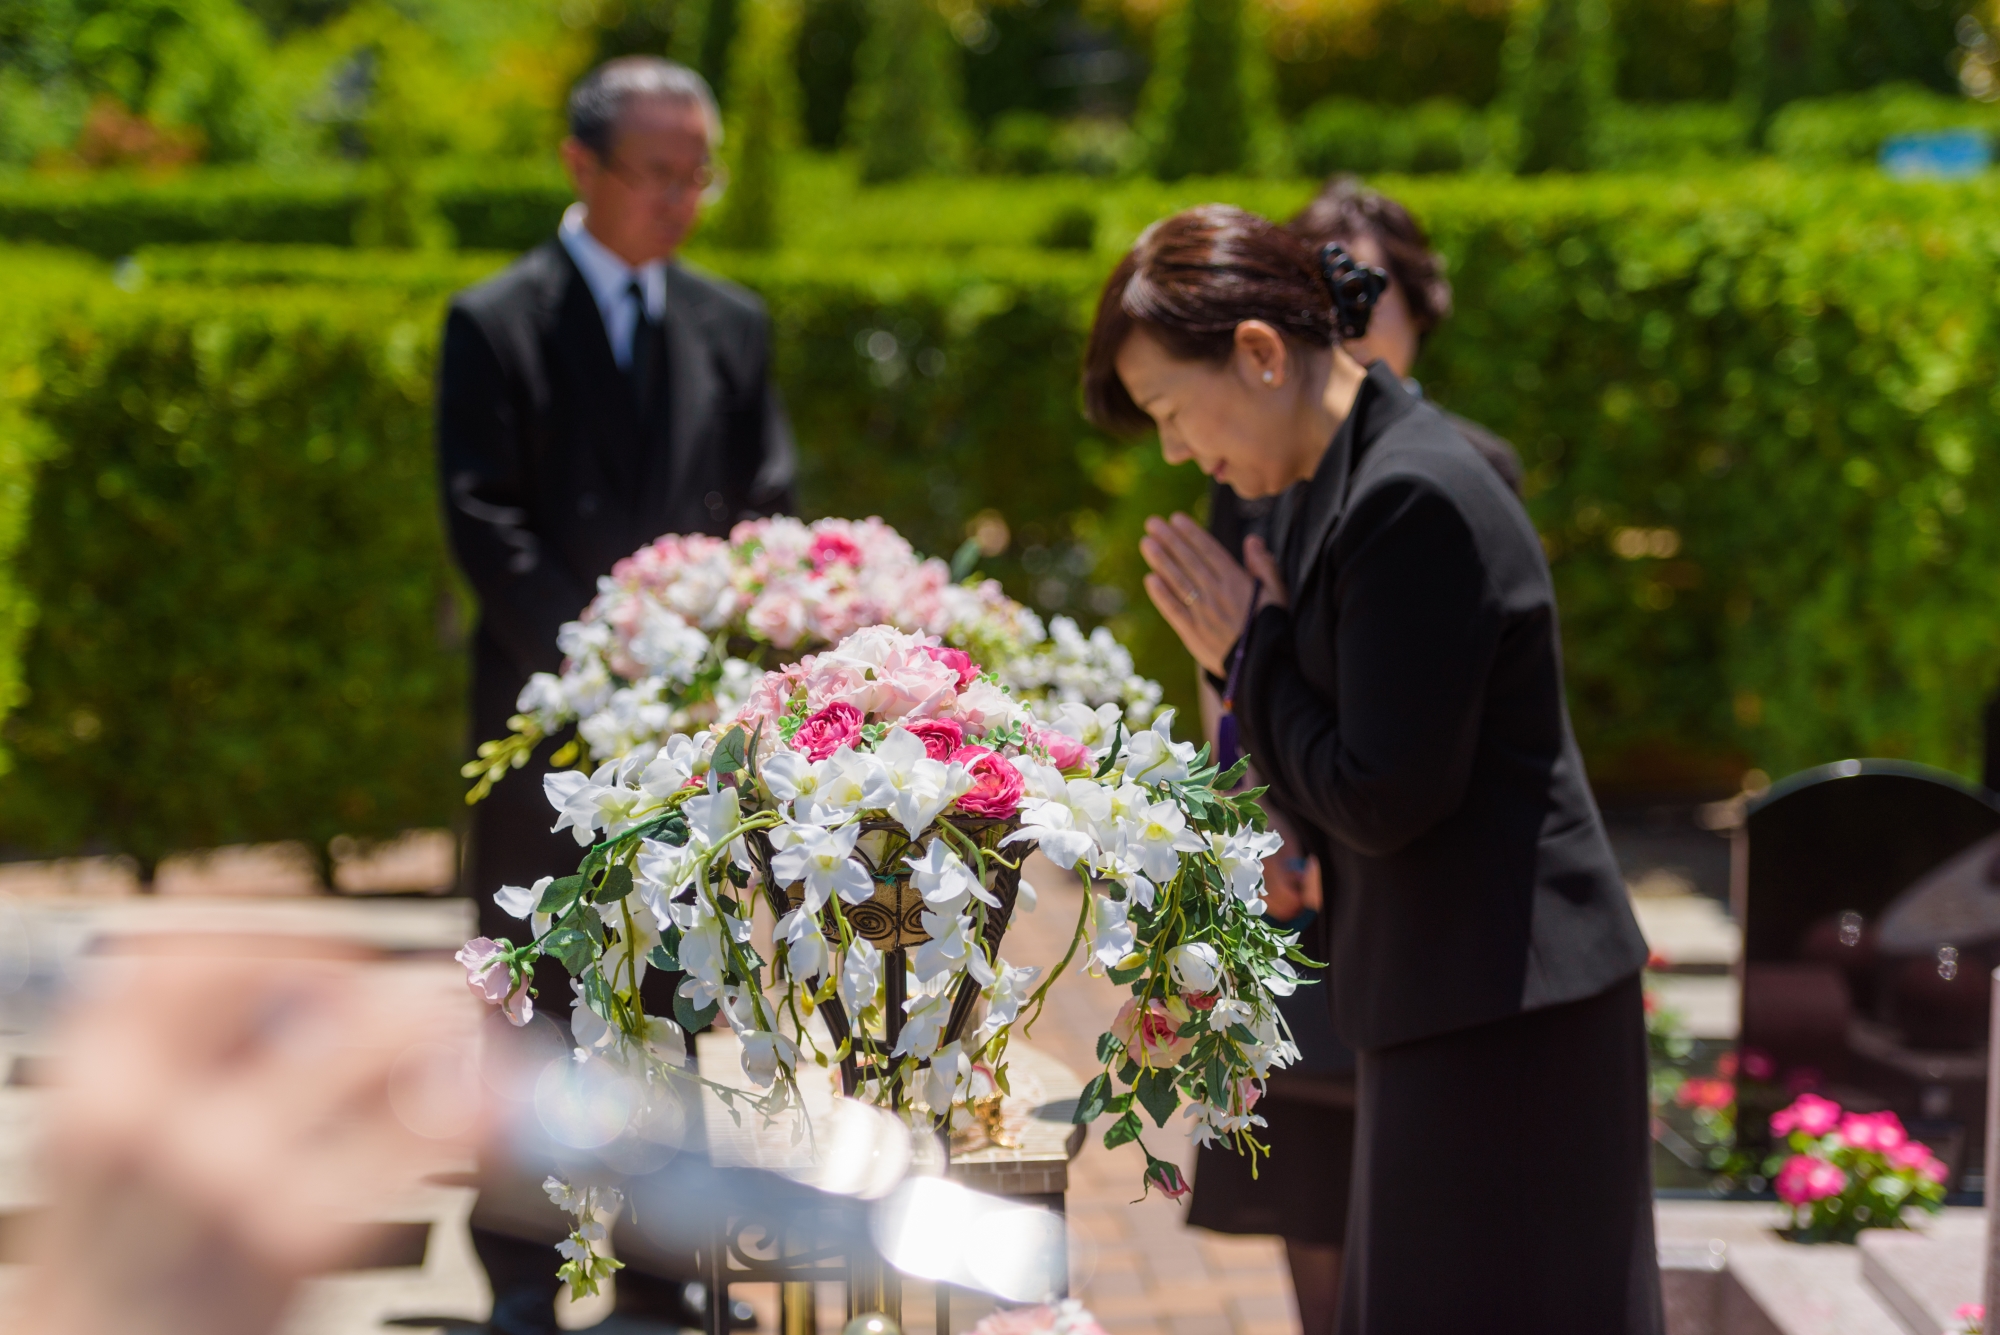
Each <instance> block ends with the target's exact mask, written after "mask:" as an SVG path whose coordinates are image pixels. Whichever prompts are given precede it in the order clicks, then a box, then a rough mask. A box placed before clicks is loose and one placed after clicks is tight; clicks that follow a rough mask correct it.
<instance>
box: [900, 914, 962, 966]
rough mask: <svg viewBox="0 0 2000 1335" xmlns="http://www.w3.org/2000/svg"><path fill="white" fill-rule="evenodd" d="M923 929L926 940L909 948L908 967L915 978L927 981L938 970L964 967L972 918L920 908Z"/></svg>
mask: <svg viewBox="0 0 2000 1335" xmlns="http://www.w3.org/2000/svg"><path fill="white" fill-rule="evenodd" d="M923 925H924V932H925V934H926V935H927V936H929V937H930V940H928V941H926V942H924V943H923V944H922V945H920V946H918V947H917V948H916V949H915V950H913V951H911V952H910V968H911V969H913V970H914V971H915V972H916V975H917V980H918V981H919V982H925V983H928V982H929V981H930V980H931V979H933V978H936V977H937V976H938V975H940V974H946V973H952V972H955V971H956V970H958V969H961V968H963V967H965V957H966V954H967V952H968V951H971V949H972V942H971V939H970V933H971V931H972V919H971V918H970V917H968V916H966V915H965V914H956V915H953V914H943V913H932V912H931V911H930V910H929V909H926V910H924V915H923Z"/></svg>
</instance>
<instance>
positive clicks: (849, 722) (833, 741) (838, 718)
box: [792, 700, 861, 760]
mask: <svg viewBox="0 0 2000 1335" xmlns="http://www.w3.org/2000/svg"><path fill="white" fill-rule="evenodd" d="M860 740H861V711H860V710H858V709H856V708H855V707H854V706H853V705H850V704H843V703H841V702H840V701H838V700H836V701H834V702H833V703H832V704H830V705H828V706H827V707H826V708H824V709H822V710H820V711H819V713H817V714H814V715H812V716H811V717H810V718H808V719H807V720H806V721H805V722H804V723H801V724H800V725H799V730H798V731H797V732H795V733H793V734H792V749H793V750H794V751H803V752H805V754H806V759H808V760H825V759H826V758H827V757H828V756H830V755H832V754H833V753H834V752H835V751H838V750H840V749H841V748H843V747H849V746H853V745H854V744H855V743H856V742H858V741H860Z"/></svg>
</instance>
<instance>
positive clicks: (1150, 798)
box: [460, 625, 1309, 1259]
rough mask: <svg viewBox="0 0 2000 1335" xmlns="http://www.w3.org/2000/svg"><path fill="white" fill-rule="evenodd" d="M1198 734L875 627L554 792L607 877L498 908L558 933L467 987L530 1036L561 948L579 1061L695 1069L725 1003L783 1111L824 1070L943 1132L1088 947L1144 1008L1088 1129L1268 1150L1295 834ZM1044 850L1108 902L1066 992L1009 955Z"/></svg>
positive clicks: (762, 1087) (504, 897)
mask: <svg viewBox="0 0 2000 1335" xmlns="http://www.w3.org/2000/svg"><path fill="white" fill-rule="evenodd" d="M1171 724H1172V717H1171V714H1168V715H1166V716H1163V717H1162V718H1160V719H1158V720H1156V721H1155V722H1154V724H1153V725H1152V726H1151V727H1147V728H1141V729H1137V730H1132V729H1129V728H1128V727H1127V726H1126V725H1125V723H1124V721H1123V718H1122V715H1120V714H1119V713H1118V711H1117V710H1116V709H1115V707H1108V708H1107V710H1106V711H1105V713H1103V714H1100V713H1098V712H1094V711H1090V710H1087V709H1082V708H1080V707H1079V708H1078V709H1076V710H1073V711H1068V712H1063V713H1060V714H1058V716H1057V717H1056V718H1055V719H1054V720H1053V721H1052V722H1047V723H1044V722H1042V721H1040V720H1038V719H1037V718H1036V717H1035V716H1034V715H1033V714H1031V713H1029V712H1028V711H1027V710H1026V709H1024V708H1023V707H1022V706H1021V705H1020V704H1019V703H1018V702H1017V701H1016V700H1015V699H1014V698H1013V696H1012V695H1011V694H1010V693H1009V692H1008V690H1007V689H1006V687H1005V686H1003V685H1002V684H1001V683H1000V682H999V681H998V680H997V678H996V677H995V676H994V675H993V674H992V673H990V672H987V671H986V670H984V669H983V668H982V667H981V666H980V665H979V664H978V663H977V662H975V661H974V660H973V659H972V658H971V657H970V655H968V654H967V653H966V652H965V651H963V650H961V649H957V648H954V647H952V646H950V645H947V644H943V643H940V642H939V641H938V639H937V637H935V636H930V635H920V634H912V633H907V632H904V631H901V630H898V629H896V628H895V627H892V626H886V625H885V626H875V627H869V628H866V629H863V630H860V631H857V632H855V633H854V634H852V635H850V636H848V637H847V638H846V639H844V640H842V641H841V642H840V643H839V644H838V645H836V646H834V647H832V648H830V649H828V650H825V651H823V652H821V653H818V654H813V655H809V656H807V657H806V658H804V659H802V660H800V661H799V662H797V663H795V664H792V665H790V666H788V667H783V668H780V669H778V670H776V671H773V672H770V673H768V674H766V675H765V676H763V677H762V678H761V679H760V680H759V681H758V682H757V683H756V685H755V687H754V689H752V691H751V692H750V693H749V696H748V698H747V699H745V701H744V702H743V703H742V704H741V706H740V707H739V708H738V709H737V710H736V711H735V712H734V713H733V714H731V715H730V716H728V717H727V718H724V719H722V720H720V721H719V722H718V724H717V725H716V727H714V728H711V729H706V730H703V731H702V732H699V733H697V734H695V735H693V736H674V737H670V738H669V739H668V740H667V742H666V744H665V745H663V746H662V747H661V748H660V749H659V750H658V751H657V752H656V753H654V754H652V755H651V756H650V757H644V758H642V757H639V756H628V757H626V758H624V759H620V760H610V761H606V762H605V763H604V764H602V765H601V766H599V767H598V768H597V769H596V770H595V771H594V772H592V773H588V774H586V773H584V772H582V771H580V770H565V771H557V772H555V773H552V774H550V775H549V776H548V777H547V779H546V782H545V789H546V792H547V795H548V798H549V801H550V803H551V805H552V806H553V807H554V808H555V811H556V815H557V818H556V821H555V828H557V829H559V830H560V829H568V830H570V831H572V832H573V833H574V835H575V837H576V839H577V841H578V843H579V844H580V845H582V846H584V847H585V848H586V849H587V852H586V853H585V854H584V856H583V859H582V865H581V866H580V867H579V869H578V872H577V874H576V875H574V876H569V877H564V878H562V879H560V880H549V881H544V882H542V883H540V884H538V885H536V886H533V887H529V888H525V889H524V888H519V887H507V888H504V889H502V890H501V891H500V893H499V896H498V900H499V903H500V904H501V906H502V907H503V908H505V909H507V910H508V911H509V912H512V913H514V914H515V916H517V917H521V918H524V919H527V920H528V923H529V927H530V931H529V932H528V934H527V935H526V939H525V940H524V941H523V942H522V943H521V944H515V943H514V942H512V941H510V940H498V941H489V940H485V939H483V938H482V939H481V940H479V941H474V942H472V943H470V944H469V945H468V946H467V947H466V949H465V951H464V952H462V954H461V956H460V958H461V960H462V961H463V962H464V964H465V967H466V971H467V981H468V984H469V985H470V986H471V987H472V989H473V990H474V991H476V992H478V993H479V994H480V995H481V996H482V997H484V998H485V999H487V1000H488V1001H490V1002H492V1003H493V1004H495V1005H499V1006H503V1007H504V1008H505V1009H506V1011H507V1013H508V1015H509V1016H510V1017H511V1018H513V1019H514V1020H515V1022H516V1023H525V1022H526V1018H527V1016H528V1015H529V1014H530V1013H531V1011H532V1007H533V1004H534V998H533V996H532V991H533V987H532V981H531V979H532V973H533V967H534V964H535V961H536V960H537V959H539V958H540V957H541V956H543V955H545V954H546V955H553V956H555V957H556V958H558V959H560V960H561V961H562V963H563V965H564V966H565V967H566V968H567V969H568V971H569V973H570V974H571V975H572V978H573V980H574V981H573V988H574V990H575V993H576V996H575V999H574V1002H573V1004H572V1009H571V1012H570V1014H571V1028H572V1030H573V1032H574V1033H575V1035H576V1040H577V1049H578V1057H579V1059H580V1060H585V1061H595V1060H606V1061H610V1062H612V1063H614V1064H616V1065H618V1066H620V1067H621V1068H622V1069H624V1070H626V1071H638V1072H640V1073H642V1074H643V1075H644V1077H645V1078H646V1079H647V1080H651V1081H656V1082H660V1083H665V1082H669V1081H672V1080H676V1079H689V1078H692V1077H689V1076H688V1075H687V1074H686V1072H685V1071H683V1070H681V1068H680V1062H679V1060H678V1054H679V1051H680V1048H681V1046H682V1045H681V1039H680V1035H681V1034H682V1033H684V1032H692V1031H696V1030H699V1029H701V1028H704V1027H706V1026H707V1025H708V1024H709V1023H710V1022H711V1021H713V1020H714V1019H715V1018H716V1017H717V1015H718V1014H720V1015H722V1016H723V1017H725V1018H726V1020H727V1023H728V1025H729V1027H730V1028H731V1029H732V1030H734V1031H735V1033H736V1036H737V1038H738V1040H739V1041H740V1043H741V1045H742V1062H743V1069H744V1073H745V1075H746V1076H747V1078H748V1081H749V1083H750V1084H751V1085H752V1086H754V1087H755V1088H756V1089H757V1090H758V1091H761V1092H760V1093H759V1094H757V1095H755V1096H754V1098H753V1100H752V1101H753V1103H754V1105H755V1106H756V1107H758V1108H761V1109H763V1110H764V1111H767V1112H774V1111H776V1110H778V1109H780V1108H784V1107H788V1106H794V1105H796V1103H797V1093H798V1070H799V1066H800V1064H801V1063H802V1062H805V1061H811V1062H814V1063H816V1064H818V1065H820V1066H833V1065H838V1066H839V1067H840V1068H841V1071H842V1076H843V1085H844V1087H845V1088H846V1090H847V1092H848V1093H850V1094H854V1095H857V1096H859V1097H864V1098H869V1099H872V1100H873V1101H876V1102H878V1103H881V1104H883V1105H886V1106H890V1107H894V1108H897V1109H899V1110H902V1111H904V1112H905V1113H907V1114H909V1115H911V1116H913V1117H919V1116H920V1117H922V1118H924V1119H926V1121H927V1124H930V1125H937V1124H940V1123H944V1122H947V1121H948V1120H949V1118H950V1116H951V1114H952V1110H953V1107H954V1104H956V1103H958V1102H960V1101H961V1100H962V1099H963V1098H964V1095H965V1092H966V1090H967V1088H968V1086H969V1082H970V1080H971V1077H972V1073H973V1070H974V1068H975V1066H977V1067H981V1068H983V1069H984V1070H985V1071H987V1072H990V1078H991V1079H992V1081H993V1082H994V1083H995V1084H996V1085H997V1086H998V1087H999V1088H1000V1089H1001V1090H1003V1091H1004V1090H1005V1089H1006V1088H1007V1066H1006V1053H1007V1044H1008V1039H1009V1036H1010V1034H1011V1033H1012V1031H1013V1028H1014V1026H1015V1024H1016V1022H1017V1021H1020V1022H1023V1023H1026V1022H1030V1021H1031V1019H1032V1016H1033V1015H1034V1014H1037V1013H1039V1010H1040V1008H1041V1005H1042V1003H1043V1001H1044V999H1045V998H1046V996H1047V994H1048V989H1049V986H1050V983H1051V982H1052V981H1053V980H1054V978H1055V977H1057V976H1058V975H1059V974H1060V973H1061V972H1062V970H1063V969H1065V968H1067V967H1068V966H1069V965H1070V964H1071V962H1072V961H1073V960H1075V959H1077V958H1078V956H1079V954H1082V955H1085V956H1086V967H1088V968H1090V969H1093V970H1096V971H1103V972H1108V973H1109V975H1110V976H1111V977H1112V978H1113V979H1114V980H1115V981H1117V982H1119V983H1120V984H1124V985H1128V986H1129V987H1130V988H1131V991H1132V1000H1131V1002H1130V1004H1128V1005H1127V1007H1126V1008H1125V1011H1124V1012H1123V1013H1122V1014H1121V1015H1120V1017H1119V1019H1118V1022H1117V1023H1116V1024H1115V1025H1114V1027H1113V1030H1112V1032H1110V1033H1107V1034H1105V1035H1104V1036H1103V1037H1102V1038H1101V1039H1100V1041H1099V1044H1098V1053H1099V1056H1100V1058H1101V1059H1102V1060H1103V1061H1104V1063H1105V1070H1104V1072H1103V1073H1101V1074H1099V1075H1098V1076H1097V1077H1096V1078H1095V1079H1094V1080H1092V1081H1091V1083H1090V1085H1089V1087H1088V1088H1087V1089H1086V1090H1085V1092H1084V1096H1083V1100H1082V1106H1081V1107H1080V1108H1079V1109H1078V1112H1077V1119H1078V1120H1079V1121H1083V1122H1088V1121H1090V1120H1092V1119H1093V1118H1096V1117H1098V1116H1100V1115H1104V1114H1111V1115H1113V1116H1114V1117H1115V1119H1116V1120H1115V1121H1114V1122H1113V1123H1112V1125H1111V1127H1110V1129H1109V1130H1108V1131H1107V1132H1106V1135H1105V1140H1106V1142H1107V1143H1108V1144H1112V1145H1116V1144H1121V1143H1123V1142H1125V1141H1136V1140H1139V1138H1140V1131H1141V1129H1142V1124H1141V1122H1140V1119H1139V1111H1140V1110H1141V1109H1143V1110H1144V1111H1145V1112H1146V1113H1148V1114H1150V1115H1151V1116H1152V1118H1153V1119H1154V1121H1155V1122H1156V1123H1157V1124H1159V1125H1161V1126H1164V1125H1165V1124H1166V1122H1167V1120H1168V1119H1169V1118H1170V1117H1171V1116H1173V1115H1174V1114H1175V1113H1176V1112H1181V1113H1182V1115H1183V1116H1185V1117H1186V1118H1188V1119H1190V1120H1191V1121H1192V1122H1193V1124H1194V1132H1195V1135H1196V1137H1197V1138H1198V1139H1201V1140H1203V1141H1204V1142H1209V1141H1216V1140H1226V1141H1230V1142H1232V1143H1234V1144H1235V1145H1236V1146H1237V1147H1238V1148H1240V1149H1245V1150H1250V1151H1251V1152H1255V1150H1256V1148H1257V1147H1256V1142H1255V1140H1254V1139H1253V1137H1252V1128H1253V1127H1255V1126H1259V1125H1262V1119H1261V1118H1259V1117H1257V1116H1256V1114H1255V1113H1254V1112H1253V1111H1252V1109H1253V1108H1254V1106H1255V1104H1256V1101H1257V1097H1258V1095H1259V1093H1260V1092H1261V1091H1262V1088H1263V1082H1264V1080H1265V1078H1266V1077H1267V1076H1268V1075H1269V1073H1270V1071H1271V1070H1272V1069H1274V1068H1276V1067H1280V1066H1284V1065H1286V1064H1288V1063H1289V1062H1291V1061H1293V1060H1295V1059H1296V1057H1297V1049H1296V1048H1295V1047H1294V1046H1293V1044H1292V1042H1291V1038H1290V1035H1289V1034H1288V1033H1287V1031H1286V1029H1285V1027H1284V1022H1283V1020H1282V1018H1281V1017H1280V1016H1279V1014H1278V1011H1277V1007H1276V1005H1275V1001H1274V998H1275V997H1276V996H1277V995H1278V994H1280V993H1284V992H1289V991H1291V990H1292V989H1293V988H1294V987H1295V986H1296V985H1297V975H1296V973H1295V971H1294V967H1293V966H1294V964H1302V963H1309V961H1307V960H1306V958H1305V956H1304V955H1303V954H1301V953H1300V951H1299V948H1298V945H1297V942H1296V939H1295V938H1294V937H1292V936H1290V935H1287V934H1284V933H1281V932H1279V931H1278V930H1277V929H1275V928H1273V927H1272V926H1270V925H1269V923H1267V922H1266V921H1265V919H1264V917H1263V908H1264V900H1263V859H1264V858H1265V857H1267V856H1269V855H1270V854H1271V852H1272V851H1273V850H1274V849H1275V846H1276V839H1275V837H1274V836H1272V835H1270V834H1268V833H1266V832H1265V831H1264V829H1263V825H1262V819H1263V817H1262V812H1261V810H1260V809H1259V807H1258V806H1257V804H1256V802H1255V800H1254V797H1255V794H1232V793H1231V792H1230V791H1229V790H1230V788H1231V787H1232V786H1233V785H1234V784H1235V783H1236V782H1237V781H1238V780H1239V779H1240V777H1241V771H1242V765H1241V764H1239V765H1238V766H1237V767H1236V768H1234V769H1232V770H1231V771H1230V772H1229V773H1226V774H1224V773H1219V772H1218V770H1217V768H1216V766H1215V765H1214V764H1213V763H1211V762H1210V761H1209V759H1208V756H1207V752H1206V750H1205V749H1204V750H1202V751H1200V752H1197V751H1196V749H1195V748H1194V747H1193V746H1192V745H1191V744H1189V743H1186V742H1177V741H1175V740H1174V739H1173V736H1172V732H1171ZM1035 848H1039V849H1040V850H1041V852H1042V853H1043V854H1044V855H1046V856H1047V857H1048V858H1049V859H1050V860H1051V861H1053V862H1055V863H1056V864H1057V865H1058V866H1061V867H1063V868H1071V869H1074V870H1075V871H1076V872H1077V873H1078V874H1079V875H1080V876H1081V877H1082V879H1083V880H1084V881H1085V883H1086V884H1087V885H1089V886H1091V887H1092V888H1091V889H1090V890H1089V891H1087V892H1086V893H1085V894H1084V895H1083V897H1082V902H1081V907H1080V911H1079V915H1078V918H1077V921H1076V925H1075V928H1074V930H1073V931H1072V933H1071V938H1070V942H1069V946H1068V950H1067V953H1066V954H1065V955H1064V957H1063V959H1062V961H1061V962H1060V963H1059V964H1057V965H1056V967H1055V969H1054V970H1051V971H1048V972H1047V973H1046V974H1044V971H1043V970H1042V969H1040V968H1038V967H1032V966H1031V967H1019V966H1016V965H1014V964H1011V963H1009V962H1008V961H1007V960H1006V959H1005V958H1003V957H1002V956H1001V955H1000V953H999V944H1000V940H1001V935H1002V932H1003V931H1004V928H1005V925H1006V922H1007V920H1008V917H1009V916H1010V915H1011V914H1012V913H1013V912H1014V911H1015V910H1016V909H1017V908H1020V909H1022V910H1024V911H1025V910H1027V909H1030V908H1032V906H1033V902H1034V894H1035V892H1034V887H1033V886H1032V885H1030V884H1029V883H1028V882H1026V881H1024V880H1023V879H1022V878H1021V861H1022V858H1023V855H1024V854H1025V853H1026V852H1028V851H1029V850H1031V849H1035ZM760 904H761V905H762V906H763V911H765V912H767V913H768V914H769V915H770V917H771V933H770V937H769V939H770V940H771V941H772V943H773V944H772V946H771V947H770V953H769V957H768V958H766V957H765V955H764V954H762V953H760V951H759V949H758V948H757V946H756V945H755V944H754V940H753V938H754V937H755V936H756V933H755V932H754V930H753V921H754V919H755V917H756V916H757V914H758V912H759V905H760ZM648 969H663V970H672V971H677V972H679V973H680V974H681V975H682V979H681V982H680V983H679V985H678V988H677V990H676V994H675V997H674V1005H673V1010H674V1014H673V1015H672V1016H664V1015H661V1016H650V1015H647V1014H645V1012H644V1006H643V1003H642V1000H641V995H640V984H641V982H642V980H643V979H644V977H645V975H646V972H647V970H648ZM1038 980H1039V985H1038ZM1114 1078H1115V1080H1116V1081H1117V1082H1118V1083H1120V1084H1123V1085H1125V1086H1126V1087H1127V1088H1126V1089H1125V1090H1124V1092H1114V1087H1113V1080H1114ZM718 1093H719V1094H722V1095H724V1096H725V1097H734V1095H732V1094H730V1093H729V1092H728V1091H718ZM1147 1162H1148V1168H1147V1170H1146V1175H1145V1180H1146V1185H1147V1186H1148V1187H1152V1186H1157V1187H1160V1188H1162V1189H1163V1190H1165V1191H1166V1192H1168V1194H1170V1195H1179V1194H1181V1193H1183V1192H1185V1190H1186V1184H1185V1183H1183V1182H1182V1181H1181V1180H1180V1175H1179V1173H1178V1171H1177V1170H1175V1169H1174V1168H1173V1166H1172V1164H1170V1163H1169V1162H1167V1161H1166V1160H1162V1159H1157V1158H1155V1157H1153V1156H1152V1155H1151V1154H1150V1153H1148V1155H1147ZM572 1259H574V1258H572Z"/></svg>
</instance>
